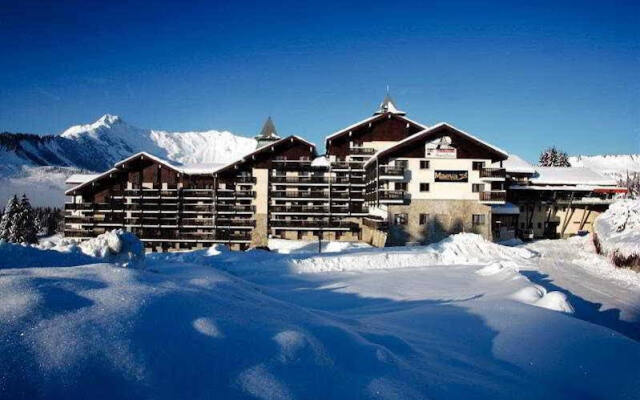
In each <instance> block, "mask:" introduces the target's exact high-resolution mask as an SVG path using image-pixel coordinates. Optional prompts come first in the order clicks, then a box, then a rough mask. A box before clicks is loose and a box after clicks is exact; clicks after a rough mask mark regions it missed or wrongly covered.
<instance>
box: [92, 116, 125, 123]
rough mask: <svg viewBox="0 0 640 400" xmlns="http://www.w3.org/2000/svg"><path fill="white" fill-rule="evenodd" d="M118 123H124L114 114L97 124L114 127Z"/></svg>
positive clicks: (98, 121)
mask: <svg viewBox="0 0 640 400" xmlns="http://www.w3.org/2000/svg"><path fill="white" fill-rule="evenodd" d="M118 122H122V118H120V117H118V116H117V115H112V114H105V115H103V116H102V117H100V119H98V120H97V121H96V123H102V124H107V125H113V124H116V123H118Z"/></svg>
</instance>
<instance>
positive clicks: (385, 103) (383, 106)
mask: <svg viewBox="0 0 640 400" xmlns="http://www.w3.org/2000/svg"><path fill="white" fill-rule="evenodd" d="M386 112H390V113H392V114H398V115H405V114H406V112H404V111H400V110H399V109H398V107H396V103H395V102H394V101H393V99H392V98H391V95H390V94H389V90H388V89H387V94H386V95H385V96H384V99H383V100H382V103H380V106H379V107H378V109H377V110H376V112H374V113H373V115H378V114H384V113H386Z"/></svg>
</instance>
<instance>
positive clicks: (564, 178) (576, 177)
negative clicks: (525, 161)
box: [531, 167, 617, 186]
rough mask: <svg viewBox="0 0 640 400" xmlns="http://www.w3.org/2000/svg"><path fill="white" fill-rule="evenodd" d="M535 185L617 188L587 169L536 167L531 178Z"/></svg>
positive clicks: (606, 178) (600, 175) (612, 182)
mask: <svg viewBox="0 0 640 400" xmlns="http://www.w3.org/2000/svg"><path fill="white" fill-rule="evenodd" d="M531 183H532V184H534V185H596V186H597V185H604V186H615V185H616V184H617V182H616V181H615V180H613V179H611V178H608V177H606V176H604V175H602V174H599V173H598V172H596V171H594V170H592V169H590V168H585V167H536V175H534V176H533V177H532V178H531Z"/></svg>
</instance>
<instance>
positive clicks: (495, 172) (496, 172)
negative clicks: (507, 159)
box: [480, 168, 507, 178]
mask: <svg viewBox="0 0 640 400" xmlns="http://www.w3.org/2000/svg"><path fill="white" fill-rule="evenodd" d="M506 176H507V171H506V170H505V169H504V168H481V169H480V178H505V177H506Z"/></svg>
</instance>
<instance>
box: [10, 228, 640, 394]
mask: <svg viewBox="0 0 640 400" xmlns="http://www.w3.org/2000/svg"><path fill="white" fill-rule="evenodd" d="M272 245H273V246H274V247H277V248H278V250H279V251H280V253H276V252H271V253H269V252H265V251H260V250H255V251H249V252H245V253H240V252H229V251H226V250H225V249H224V248H222V247H215V248H212V249H208V250H202V251H194V252H190V253H180V254H152V255H148V256H147V259H146V268H145V269H128V268H120V267H116V266H114V265H113V264H105V263H101V264H90V265H82V266H73V267H63V268H13V269H0V369H1V370H0V398H12V399H13V398H29V399H32V398H65V399H68V398H109V399H113V398H167V399H170V398H225V399H235V398H238V399H241V398H242V399H243V398H248V399H253V398H255V399H358V398H360V399H369V398H371V399H425V398H435V399H453V398H464V399H468V398H482V399H513V398H518V399H528V398H531V399H533V398H536V399H539V398H545V399H557V398H558V399H575V398H606V399H618V398H621V399H624V398H626V399H631V398H635V397H636V396H637V393H638V392H637V391H638V382H640V372H638V371H639V370H638V368H637V366H638V360H640V343H639V342H638V341H637V340H639V339H640V337H638V333H637V332H638V331H639V329H640V323H639V321H640V319H639V318H638V316H639V314H640V313H639V309H638V308H639V304H640V279H639V278H638V274H636V273H635V272H632V271H624V270H619V269H614V267H612V266H611V265H610V264H608V261H607V260H606V259H605V258H604V257H601V256H598V255H596V254H594V253H593V252H592V249H590V248H589V242H588V239H572V240H563V241H541V242H536V243H532V244H529V245H526V246H518V247H515V248H509V247H504V246H499V245H495V244H492V243H489V242H486V241H483V240H482V239H481V238H480V237H478V236H476V235H470V234H462V235H456V236H454V237H452V238H450V239H447V240H445V241H443V242H440V243H438V244H436V245H432V246H426V247H412V248H387V249H374V248H366V247H361V246H357V247H352V246H347V247H345V248H341V245H338V244H328V245H327V248H325V251H327V253H326V254H325V253H323V254H321V255H318V254H316V253H315V252H313V250H312V248H313V245H317V243H316V244H311V243H306V244H296V243H275V242H274V243H272ZM58 247H59V246H58ZM316 249H317V247H316ZM332 249H333V250H340V251H338V252H329V251H331V250H332ZM41 251H45V250H41ZM47 251H55V250H47ZM287 253H288V254H287ZM67 255H68V256H69V257H71V256H78V254H77V253H74V252H71V253H68V254H67ZM61 257H64V256H61ZM3 262H5V261H3V260H2V259H0V266H3ZM24 262H25V263H28V262H29V260H28V259H25V260H24ZM16 264H17V263H16V262H14V263H13V264H12V266H17V265H16ZM24 266H26V265H22V267H24ZM554 310H559V311H554ZM634 339H635V340H634Z"/></svg>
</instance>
